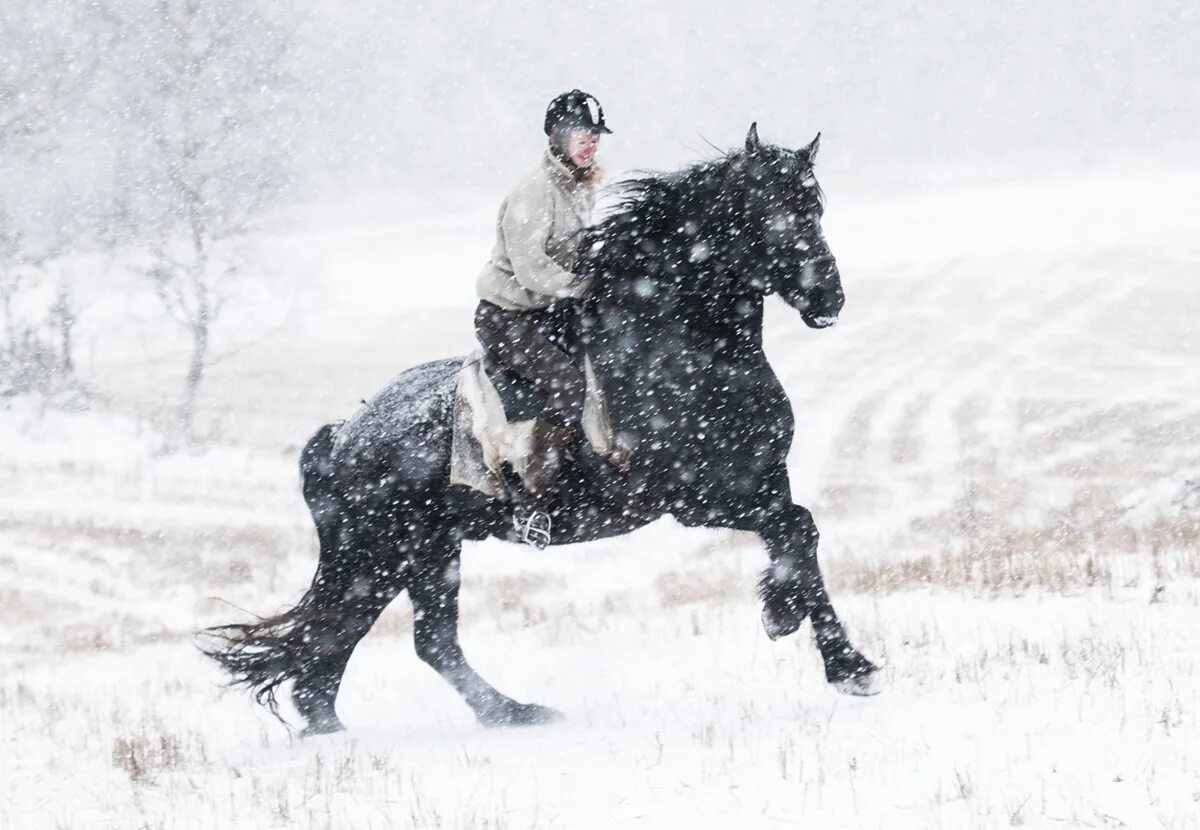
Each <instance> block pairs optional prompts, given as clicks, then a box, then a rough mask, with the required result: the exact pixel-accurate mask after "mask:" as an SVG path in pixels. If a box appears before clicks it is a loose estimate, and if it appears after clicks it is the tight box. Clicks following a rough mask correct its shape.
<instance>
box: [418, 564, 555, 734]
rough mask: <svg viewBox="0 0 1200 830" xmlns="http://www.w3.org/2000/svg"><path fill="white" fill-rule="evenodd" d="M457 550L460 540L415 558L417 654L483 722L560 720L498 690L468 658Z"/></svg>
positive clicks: (543, 708)
mask: <svg viewBox="0 0 1200 830" xmlns="http://www.w3.org/2000/svg"><path fill="white" fill-rule="evenodd" d="M459 552H460V548H459V544H458V543H457V542H455V543H448V544H447V545H446V547H445V548H442V549H439V550H436V551H431V552H430V554H431V555H429V556H428V557H421V558H419V559H418V561H417V565H418V566H417V568H416V569H415V572H414V576H413V579H412V582H411V583H410V584H409V589H408V594H409V598H410V599H411V600H412V606H413V641H414V644H415V646H416V650H417V656H418V657H420V658H421V660H423V661H424V662H425V663H427V664H429V665H430V666H432V667H433V669H434V670H435V671H437V673H438V674H440V675H441V676H442V677H443V678H444V679H445V680H446V681H447V682H448V683H449V684H450V685H451V686H453V687H454V688H455V689H456V690H457V691H458V693H459V694H460V695H462V697H463V700H465V701H466V702H467V705H468V706H470V707H471V709H472V710H474V712H475V717H477V718H478V719H479V722H480V723H482V724H483V725H484V726H535V725H538V724H543V723H551V722H553V721H556V720H561V718H562V715H561V713H559V712H558V711H557V710H555V709H551V708H549V707H546V706H538V705H537V704H534V703H518V702H517V701H515V700H513V699H512V698H510V697H508V696H507V695H503V694H501V693H500V692H498V691H496V689H495V688H494V687H493V686H492V685H491V684H490V683H488V682H487V681H486V680H484V679H483V678H482V677H480V676H479V674H478V673H477V672H476V671H475V670H474V669H473V668H471V666H470V664H469V663H467V658H466V657H465V656H464V655H463V650H462V646H461V645H459V642H458V586H459V562H460V556H459Z"/></svg>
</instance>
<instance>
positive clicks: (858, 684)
mask: <svg viewBox="0 0 1200 830" xmlns="http://www.w3.org/2000/svg"><path fill="white" fill-rule="evenodd" d="M830 685H831V686H833V688H834V689H836V690H837V691H839V692H841V693H842V694H844V695H850V696H851V697H874V696H875V695H877V694H879V693H880V692H882V691H883V683H882V681H880V679H879V672H877V671H873V672H867V673H866V674H860V675H856V676H855V677H847V678H846V679H845V680H834V681H832V682H831V683H830Z"/></svg>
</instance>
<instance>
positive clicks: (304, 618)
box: [197, 423, 353, 719]
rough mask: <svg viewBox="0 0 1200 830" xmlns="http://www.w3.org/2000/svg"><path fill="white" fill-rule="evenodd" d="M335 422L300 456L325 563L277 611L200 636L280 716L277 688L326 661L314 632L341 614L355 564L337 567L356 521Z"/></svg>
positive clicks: (238, 682) (237, 681) (236, 682)
mask: <svg viewBox="0 0 1200 830" xmlns="http://www.w3.org/2000/svg"><path fill="white" fill-rule="evenodd" d="M338 426H339V424H337V423H334V424H326V425H325V426H323V427H321V429H320V430H318V431H317V433H316V435H314V436H313V437H312V438H311V439H309V441H308V444H306V445H305V447H304V451H303V452H302V453H301V455H300V472H301V475H302V477H303V481H304V500H305V501H306V502H307V503H308V507H309V510H310V511H311V512H312V516H313V521H314V522H315V523H316V526H317V538H318V539H319V540H320V544H321V559H320V564H319V565H318V567H317V572H316V575H315V576H314V577H313V581H312V584H311V585H310V586H309V588H308V590H307V591H306V592H305V593H304V596H303V597H301V598H300V601H299V602H298V603H296V605H294V606H293V607H291V608H289V609H287V610H285V611H283V612H281V613H279V614H277V615H276V616H273V617H265V618H259V619H258V620H256V621H255V622H251V623H231V624H228V625H217V626H212V627H210V628H206V629H204V630H202V631H201V632H200V633H199V635H198V636H197V645H198V647H199V648H200V650H201V651H202V652H203V653H204V654H206V655H208V656H209V657H211V658H212V659H213V660H215V661H216V662H217V663H219V664H220V666H221V667H222V668H223V669H224V670H225V671H226V672H227V673H228V674H229V676H230V681H229V685H230V686H242V687H245V688H247V689H249V690H250V692H251V694H253V696H254V699H255V700H256V701H257V702H258V703H260V704H262V705H264V706H266V707H267V708H268V709H270V710H271V713H272V714H274V715H275V716H276V717H280V716H279V701H278V699H277V697H276V694H277V692H278V689H279V687H280V686H281V685H282V684H284V683H285V682H287V681H289V680H296V679H297V678H299V677H300V676H302V675H303V674H305V673H306V672H307V671H308V670H310V669H311V668H312V667H313V666H312V664H313V663H314V662H315V661H317V660H320V659H321V656H322V655H321V652H322V650H323V649H322V648H321V644H320V643H314V642H313V639H314V637H312V636H310V634H315V633H317V632H320V631H322V630H323V629H325V628H326V627H327V626H326V623H328V619H326V618H327V617H329V616H331V615H334V614H336V613H340V612H338V611H337V605H338V603H337V601H338V600H339V599H340V598H341V597H343V596H344V595H345V594H346V593H347V591H349V590H351V589H352V587H353V586H350V585H341V584H339V583H340V582H342V581H345V580H346V579H349V578H352V574H351V573H350V570H351V569H348V568H344V567H338V564H339V562H340V560H341V559H342V554H343V552H345V551H346V550H347V548H348V547H349V546H350V545H351V540H350V534H351V533H352V530H353V523H352V522H351V521H350V516H349V513H348V511H347V509H346V505H345V503H344V501H343V499H342V495H341V493H340V492H339V491H338V489H337V486H336V484H337V479H336V474H335V466H334V464H333V461H332V449H333V440H334V435H335V434H336V431H337V428H338ZM281 719H282V718H281Z"/></svg>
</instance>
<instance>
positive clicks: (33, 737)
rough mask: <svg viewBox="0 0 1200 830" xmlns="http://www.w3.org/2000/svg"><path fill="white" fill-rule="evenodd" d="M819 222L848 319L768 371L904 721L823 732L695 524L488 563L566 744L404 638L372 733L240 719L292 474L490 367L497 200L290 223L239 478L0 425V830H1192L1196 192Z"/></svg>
mask: <svg viewBox="0 0 1200 830" xmlns="http://www.w3.org/2000/svg"><path fill="white" fill-rule="evenodd" d="M1116 180H1119V186H1120V188H1121V191H1122V193H1123V194H1124V195H1125V196H1126V197H1128V198H1130V199H1131V200H1132V202H1133V203H1135V204H1136V205H1137V210H1130V211H1115V210H1113V209H1112V206H1111V204H1109V203H1106V202H1105V194H1107V193H1110V192H1111V189H1112V188H1113V187H1114V181H1116ZM822 183H823V185H824V186H825V189H826V190H827V191H829V193H830V197H831V201H830V206H829V211H828V213H827V215H826V219H825V222H824V225H825V229H826V232H827V234H828V238H829V242H830V245H831V247H832V250H833V251H834V252H835V253H836V254H837V255H838V258H839V263H840V265H841V271H842V276H843V280H844V283H845V287H846V291H847V297H848V299H847V305H846V309H845V311H844V313H843V316H842V318H841V321H840V324H839V325H838V326H837V327H836V328H833V329H829V330H823V331H813V330H809V329H807V328H805V327H804V325H803V323H802V322H801V321H800V319H799V317H798V315H797V314H796V313H795V312H794V311H791V310H789V309H787V308H786V307H784V306H783V304H781V303H777V302H772V303H771V304H770V307H769V310H768V320H767V332H766V342H767V349H768V354H769V355H770V356H771V358H772V360H773V361H774V365H775V366H776V369H777V371H778V372H779V374H780V377H781V378H782V380H783V382H784V385H785V387H786V388H787V391H788V394H789V396H790V397H791V399H792V402H793V405H794V408H795V410H796V413H797V423H798V428H797V435H796V442H795V445H794V447H793V451H792V455H791V457H790V461H791V468H792V473H793V477H794V478H793V490H794V495H795V497H796V499H797V500H798V501H799V502H800V503H802V504H805V505H806V506H808V507H810V508H812V510H813V512H814V514H815V516H816V518H817V521H818V524H819V526H820V528H821V531H822V557H823V564H824V568H825V571H826V574H827V576H828V578H829V582H830V588H831V591H832V594H833V598H834V603H835V605H836V606H837V607H838V610H839V612H840V613H841V615H842V616H843V618H844V619H845V620H846V622H847V624H848V626H849V628H850V630H851V632H852V635H853V636H854V637H855V639H856V642H857V643H858V644H859V645H860V647H861V648H862V649H863V650H864V652H865V653H867V654H868V655H869V656H870V657H872V658H878V659H879V660H881V661H882V662H883V663H884V664H885V665H886V670H885V681H886V690H885V692H884V694H883V695H881V696H879V697H876V698H872V699H869V700H857V699H849V698H844V697H840V696H837V695H835V694H834V693H833V692H832V691H831V690H830V689H829V688H828V687H827V685H826V684H825V682H824V679H823V676H822V672H821V667H820V661H819V658H818V655H817V653H816V650H815V648H814V647H813V645H812V643H811V641H810V638H809V635H808V633H807V629H802V631H801V633H800V634H798V635H796V636H793V637H791V638H787V639H784V640H782V641H779V642H776V643H772V642H770V641H768V640H767V638H766V637H765V635H764V634H763V632H762V630H761V626H760V623H759V609H758V607H757V603H756V602H755V599H754V582H755V579H756V577H757V574H758V572H759V570H760V569H761V567H762V565H763V563H764V561H765V556H764V555H763V553H762V551H761V550H760V549H759V548H758V547H757V546H756V545H755V544H754V541H753V539H751V538H749V537H746V536H743V535H738V534H731V533H720V532H709V531H702V530H688V529H684V528H681V527H679V526H677V525H676V524H674V523H673V522H671V521H669V520H668V521H663V522H660V523H657V524H655V525H652V526H650V527H647V528H644V529H642V530H640V531H638V532H637V533H634V534H632V535H630V536H627V537H623V538H619V539H615V540H609V541H605V542H598V543H594V544H589V545H583V546H576V547H573V548H568V549H554V550H549V551H545V552H537V551H532V550H527V549H523V548H517V547H513V546H510V545H505V544H502V543H499V542H487V543H483V544H478V545H470V546H468V548H467V550H466V552H465V555H464V562H463V568H462V575H463V597H462V619H463V643H464V648H465V649H466V652H467V654H468V656H469V657H470V658H471V660H472V661H473V663H474V665H475V666H476V668H477V669H478V670H479V671H480V672H481V674H483V675H484V676H485V677H487V678H488V679H489V680H490V681H491V682H493V683H494V684H495V685H496V686H497V687H498V688H499V689H500V690H501V691H503V692H505V693H507V694H510V695H512V696H514V697H516V698H518V699H520V700H529V701H535V702H538V703H543V704H547V705H552V706H555V707H557V708H560V709H562V710H563V711H564V712H565V714H566V716H567V719H566V721H565V722H564V723H562V724H561V725H556V726H552V727H546V728H539V729H534V730H530V731H488V730H484V729H483V728H481V727H479V726H478V725H476V724H475V723H474V721H473V719H472V717H471V715H470V712H469V711H468V710H467V708H466V707H465V706H464V705H463V704H462V703H461V702H460V701H459V700H458V699H457V697H456V695H455V694H454V692H453V691H452V690H451V689H450V688H449V687H448V686H447V685H446V684H445V683H444V682H443V681H442V680H440V679H439V678H438V677H437V676H436V675H435V674H434V673H433V672H432V671H431V670H429V669H428V668H427V667H426V666H425V665H423V664H422V663H420V662H419V661H418V660H417V658H416V657H415V655H414V654H413V649H412V644H411V622H410V620H409V618H408V617H409V613H410V612H409V607H408V602H407V600H406V599H404V598H402V599H400V600H398V601H397V602H396V603H395V606H394V607H393V608H391V609H389V611H388V612H387V613H386V614H385V615H384V617H383V618H382V619H381V620H380V622H379V623H378V625H377V627H376V629H375V630H374V631H373V632H372V633H371V635H370V636H369V637H368V638H367V639H366V640H365V641H364V643H363V645H362V646H361V648H360V650H359V651H358V652H357V653H356V656H355V658H354V659H353V660H352V662H351V664H350V668H349V671H348V672H347V675H346V679H345V683H344V686H343V693H342V698H341V701H340V708H341V714H342V718H343V720H344V721H345V722H346V723H347V725H348V726H349V732H348V733H346V734H345V735H342V736H335V737H329V738H321V739H316V740H311V741H304V742H301V741H299V740H298V739H296V738H294V737H293V736H291V735H290V734H289V733H288V732H287V731H286V730H285V729H284V728H283V727H281V726H280V725H278V724H277V723H276V722H275V721H273V720H272V719H270V718H269V716H268V715H267V714H266V713H265V712H263V711H261V710H259V709H257V708H256V707H254V706H253V704H252V703H251V702H250V701H249V700H248V699H247V698H246V697H245V696H244V695H242V694H240V693H230V694H222V693H221V692H220V690H219V688H218V686H217V684H218V683H219V680H220V678H219V677H218V676H217V674H216V673H215V670H214V669H213V668H212V667H211V666H210V665H208V664H207V663H205V662H203V661H202V659H201V657H200V656H199V654H198V653H197V652H196V651H195V650H194V649H193V648H192V647H191V641H190V635H191V632H193V631H195V630H196V629H197V628H198V627H200V626H202V625H205V624H209V623H211V622H216V621H228V620H231V619H238V618H244V616H245V613H246V612H243V611H241V610H240V609H247V610H248V611H250V612H258V613H266V612H269V611H272V610H274V609H276V608H278V607H280V606H281V605H284V604H286V603H289V602H292V601H294V600H295V599H296V598H297V597H298V596H299V594H300V592H301V591H302V589H303V586H304V585H305V584H306V583H307V581H308V579H309V578H310V577H311V574H312V568H313V565H314V561H315V540H314V538H313V537H314V534H313V532H312V530H311V523H310V520H309V518H308V516H307V513H306V511H305V508H304V505H303V503H302V500H301V498H300V494H299V486H298V474H297V469H296V459H297V455H298V448H299V447H300V446H301V445H302V444H303V442H304V441H305V440H306V439H307V438H308V436H309V435H310V434H311V433H312V432H313V430H314V429H315V428H316V427H317V426H319V425H320V424H321V423H323V422H325V421H328V420H333V419H336V418H343V417H347V416H349V415H351V414H353V412H354V411H355V409H356V408H357V406H358V401H359V400H360V399H361V398H367V397H370V396H371V395H373V394H374V393H375V392H376V391H377V390H378V388H379V387H380V386H382V384H383V383H384V382H385V381H386V380H387V378H388V377H390V376H391V375H393V374H395V373H396V372H398V371H400V370H402V369H404V368H407V367H408V366H411V365H413V364H416V363H418V362H421V361H423V360H427V359H432V358H436V357H443V356H450V355H455V354H462V353H465V352H466V351H468V350H469V348H470V347H471V339H470V331H471V329H470V315H471V301H470V298H471V296H472V293H471V291H472V285H473V280H474V276H475V273H476V271H477V269H478V267H479V264H480V262H481V258H482V257H484V256H486V253H487V251H488V250H489V248H490V233H491V231H492V228H493V227H494V225H493V222H492V214H493V211H494V204H492V202H493V201H494V200H491V199H490V198H485V197H482V196H480V197H478V198H477V200H476V201H475V202H473V203H471V204H470V205H469V206H468V207H466V208H465V209H463V210H456V211H454V212H450V213H446V215H444V216H442V215H436V214H433V213H431V212H429V211H425V213H424V215H420V213H419V212H414V213H416V215H414V213H409V214H406V215H403V216H398V217H397V218H395V219H390V218H389V217H388V216H387V215H380V216H377V217H375V218H374V219H373V220H372V222H371V223H370V224H366V223H364V224H363V225H362V226H361V227H340V228H339V227H335V226H334V225H332V224H327V225H324V226H319V227H317V228H316V229H315V230H311V231H310V230H308V229H307V228H306V227H305V226H304V225H303V224H300V223H298V225H297V228H298V229H297V230H295V231H294V232H289V233H286V234H283V233H281V234H279V235H277V236H275V237H274V238H272V239H271V240H269V241H268V246H267V247H268V251H269V252H270V254H271V255H270V256H269V257H268V258H267V259H268V261H269V262H270V263H271V269H272V273H273V275H274V277H273V278H274V279H279V280H281V281H282V279H283V277H286V282H287V283H288V286H289V289H288V291H287V293H286V295H285V301H283V302H280V303H279V304H278V305H277V306H276V307H274V308H273V309H272V314H273V317H274V318H277V322H276V323H275V324H274V325H273V326H272V328H271V330H270V331H269V332H268V333H267V334H266V335H262V333H261V332H259V331H258V330H257V329H255V328H254V326H255V322H254V321H253V320H252V319H240V320H236V321H235V323H232V324H231V325H235V326H236V328H234V329H233V330H232V331H231V332H229V334H230V335H231V336H233V337H235V338H236V337H239V336H242V335H245V336H246V342H248V343H250V345H249V346H248V347H246V348H244V349H242V350H241V351H238V352H236V353H234V354H232V355H230V356H229V357H228V358H227V359H226V360H224V361H223V362H221V363H220V364H218V366H217V367H216V369H215V370H214V375H213V376H212V378H211V384H210V385H209V386H207V387H205V392H204V394H205V395H206V396H207V407H208V409H207V411H208V412H209V413H210V414H212V413H216V414H217V415H219V416H220V417H219V419H218V420H219V424H218V426H219V428H220V431H219V433H218V437H217V438H216V439H215V440H214V441H213V442H212V443H211V444H210V445H208V446H206V447H204V448H201V449H196V450H186V451H185V450H178V449H175V450H172V451H168V450H169V449H170V448H168V447H166V446H164V444H163V442H162V441H161V440H160V438H159V437H158V434H157V433H156V431H155V430H154V429H153V428H152V425H151V423H150V422H149V421H148V420H146V418H145V417H143V411H142V410H140V409H138V408H137V407H125V408H124V409H122V408H120V407H118V408H117V411H115V412H109V413H107V414H105V413H83V414H80V413H75V414H64V413H56V412H42V411H40V410H37V409H36V408H32V407H28V406H25V405H23V404H22V405H15V406H10V407H7V408H5V409H4V410H0V827H21V828H24V827H31V828H36V827H64V826H65V827H108V826H112V827H125V826H149V827H164V828H189V827H204V828H208V827H229V828H235V827H248V828H249V827H254V828H261V827H291V826H314V827H327V826H328V827H345V826H354V827H380V828H383V827H396V826H414V827H432V826H441V827H462V828H467V827H471V828H474V827H492V828H505V827H514V828H515V827H522V828H524V827H546V828H558V827H573V828H574V827H580V828H586V827H597V828H600V827H604V828H609V827H614V826H622V827H624V826H628V827H656V828H657V827H671V826H693V827H713V828H718V827H720V828H725V827H729V826H733V825H736V826H750V827H788V826H802V825H813V826H827V827H854V828H875V827H880V828H883V827H886V828H889V830H892V828H908V827H912V828H930V827H954V828H959V827H1009V826H1022V825H1023V826H1029V827H1045V826H1064V827H1069V826H1091V827H1121V826H1126V827H1138V828H1141V827H1174V828H1185V827H1192V826H1196V824H1197V822H1200V753H1198V752H1197V750H1196V747H1197V746H1200V723H1198V720H1197V712H1200V699H1198V698H1200V649H1198V648H1197V647H1196V643H1195V634H1194V632H1195V631H1196V630H1197V629H1198V627H1200V564H1198V560H1197V554H1196V551H1197V548H1198V546H1200V508H1198V506H1197V501H1196V499H1197V496H1196V492H1197V489H1198V488H1197V487H1196V484H1195V482H1196V481H1197V480H1200V441H1197V435H1198V434H1200V398H1197V396H1196V389H1197V388H1200V360H1197V356H1198V355H1200V340H1198V339H1197V338H1198V335H1197V329H1196V323H1195V321H1196V320H1197V319H1200V287H1198V286H1197V283H1196V282H1195V280H1194V274H1195V271H1196V267H1197V265H1198V264H1200V234H1197V233H1196V230H1197V229H1198V228H1200V214H1198V212H1197V211H1198V209H1197V207H1196V203H1195V199H1194V196H1193V194H1194V193H1195V190H1196V185H1197V184H1198V183H1200V177H1198V176H1197V175H1195V174H1194V173H1191V172H1188V171H1180V172H1179V173H1177V174H1175V175H1172V176H1169V177H1167V176H1156V175H1153V174H1151V173H1146V172H1143V173H1141V174H1138V175H1132V174H1129V175H1126V173H1125V172H1120V173H1119V175H1118V173H1109V172H1099V173H1097V174H1095V175H1094V176H1089V177H1082V178H1080V177H1077V178H1074V179H1059V180H1055V181H1050V182H1047V181H1037V182H1033V181H1030V182H1024V183H1022V182H1007V183H1005V184H1004V185H1001V186H994V187H993V186H987V187H978V188H974V189H963V188H959V189H950V190H948V191H947V192H945V193H943V194H940V195H933V194H930V193H925V194H921V195H915V196H903V197H902V196H891V197H885V196H882V195H877V196H874V197H871V198H870V199H866V198H864V199H862V200H858V199H855V198H853V197H851V196H847V195H843V194H841V193H839V191H838V190H837V189H836V188H835V187H832V186H831V185H830V184H829V183H828V182H825V181H823V182H822ZM446 251H449V254H448V255H443V254H444V252H446ZM118 311H119V309H118V308H116V307H115V305H114V307H112V308H110V309H108V310H107V311H106V310H104V309H98V310H97V311H96V313H97V314H98V315H101V317H100V319H98V320H96V321H94V324H95V325H96V327H97V329H98V330H101V329H103V326H101V323H102V322H103V315H104V314H109V313H112V314H116V313H117V312H118ZM156 325H159V324H158V323H157V322H156V321H155V320H154V318H153V317H151V316H147V317H145V319H144V320H143V321H142V322H141V323H139V324H138V325H134V326H130V327H127V328H124V329H122V330H120V331H117V332H113V331H111V329H109V330H108V334H107V335H106V337H105V338H104V339H103V340H102V341H98V342H97V343H96V344H95V348H94V352H95V354H94V358H93V359H91V360H85V361H84V367H83V368H84V371H86V372H87V373H89V378H90V379H91V380H92V381H93V382H94V383H96V384H97V385H98V386H99V387H100V388H101V389H102V390H103V391H105V392H106V393H108V394H110V395H111V396H112V397H113V399H114V400H128V399H129V397H131V396H132V397H134V398H136V397H137V396H138V395H142V396H145V397H146V398H147V399H149V398H150V396H151V393H154V394H156V395H161V393H162V390H163V389H169V388H171V387H168V386H167V385H166V384H168V383H176V384H177V383H178V373H179V371H180V369H179V367H180V363H179V362H178V355H177V354H176V353H175V352H173V351H172V350H171V348H169V341H166V340H160V339H157V337H156V333H157V329H156V328H155V326H156ZM252 333H253V336H252ZM148 338H149V342H153V343H156V344H157V343H163V344H166V345H165V346H164V347H163V348H157V349H146V348H139V347H138V344H139V343H142V342H147V339H148ZM217 598H220V599H219V600H218V599H217Z"/></svg>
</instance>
